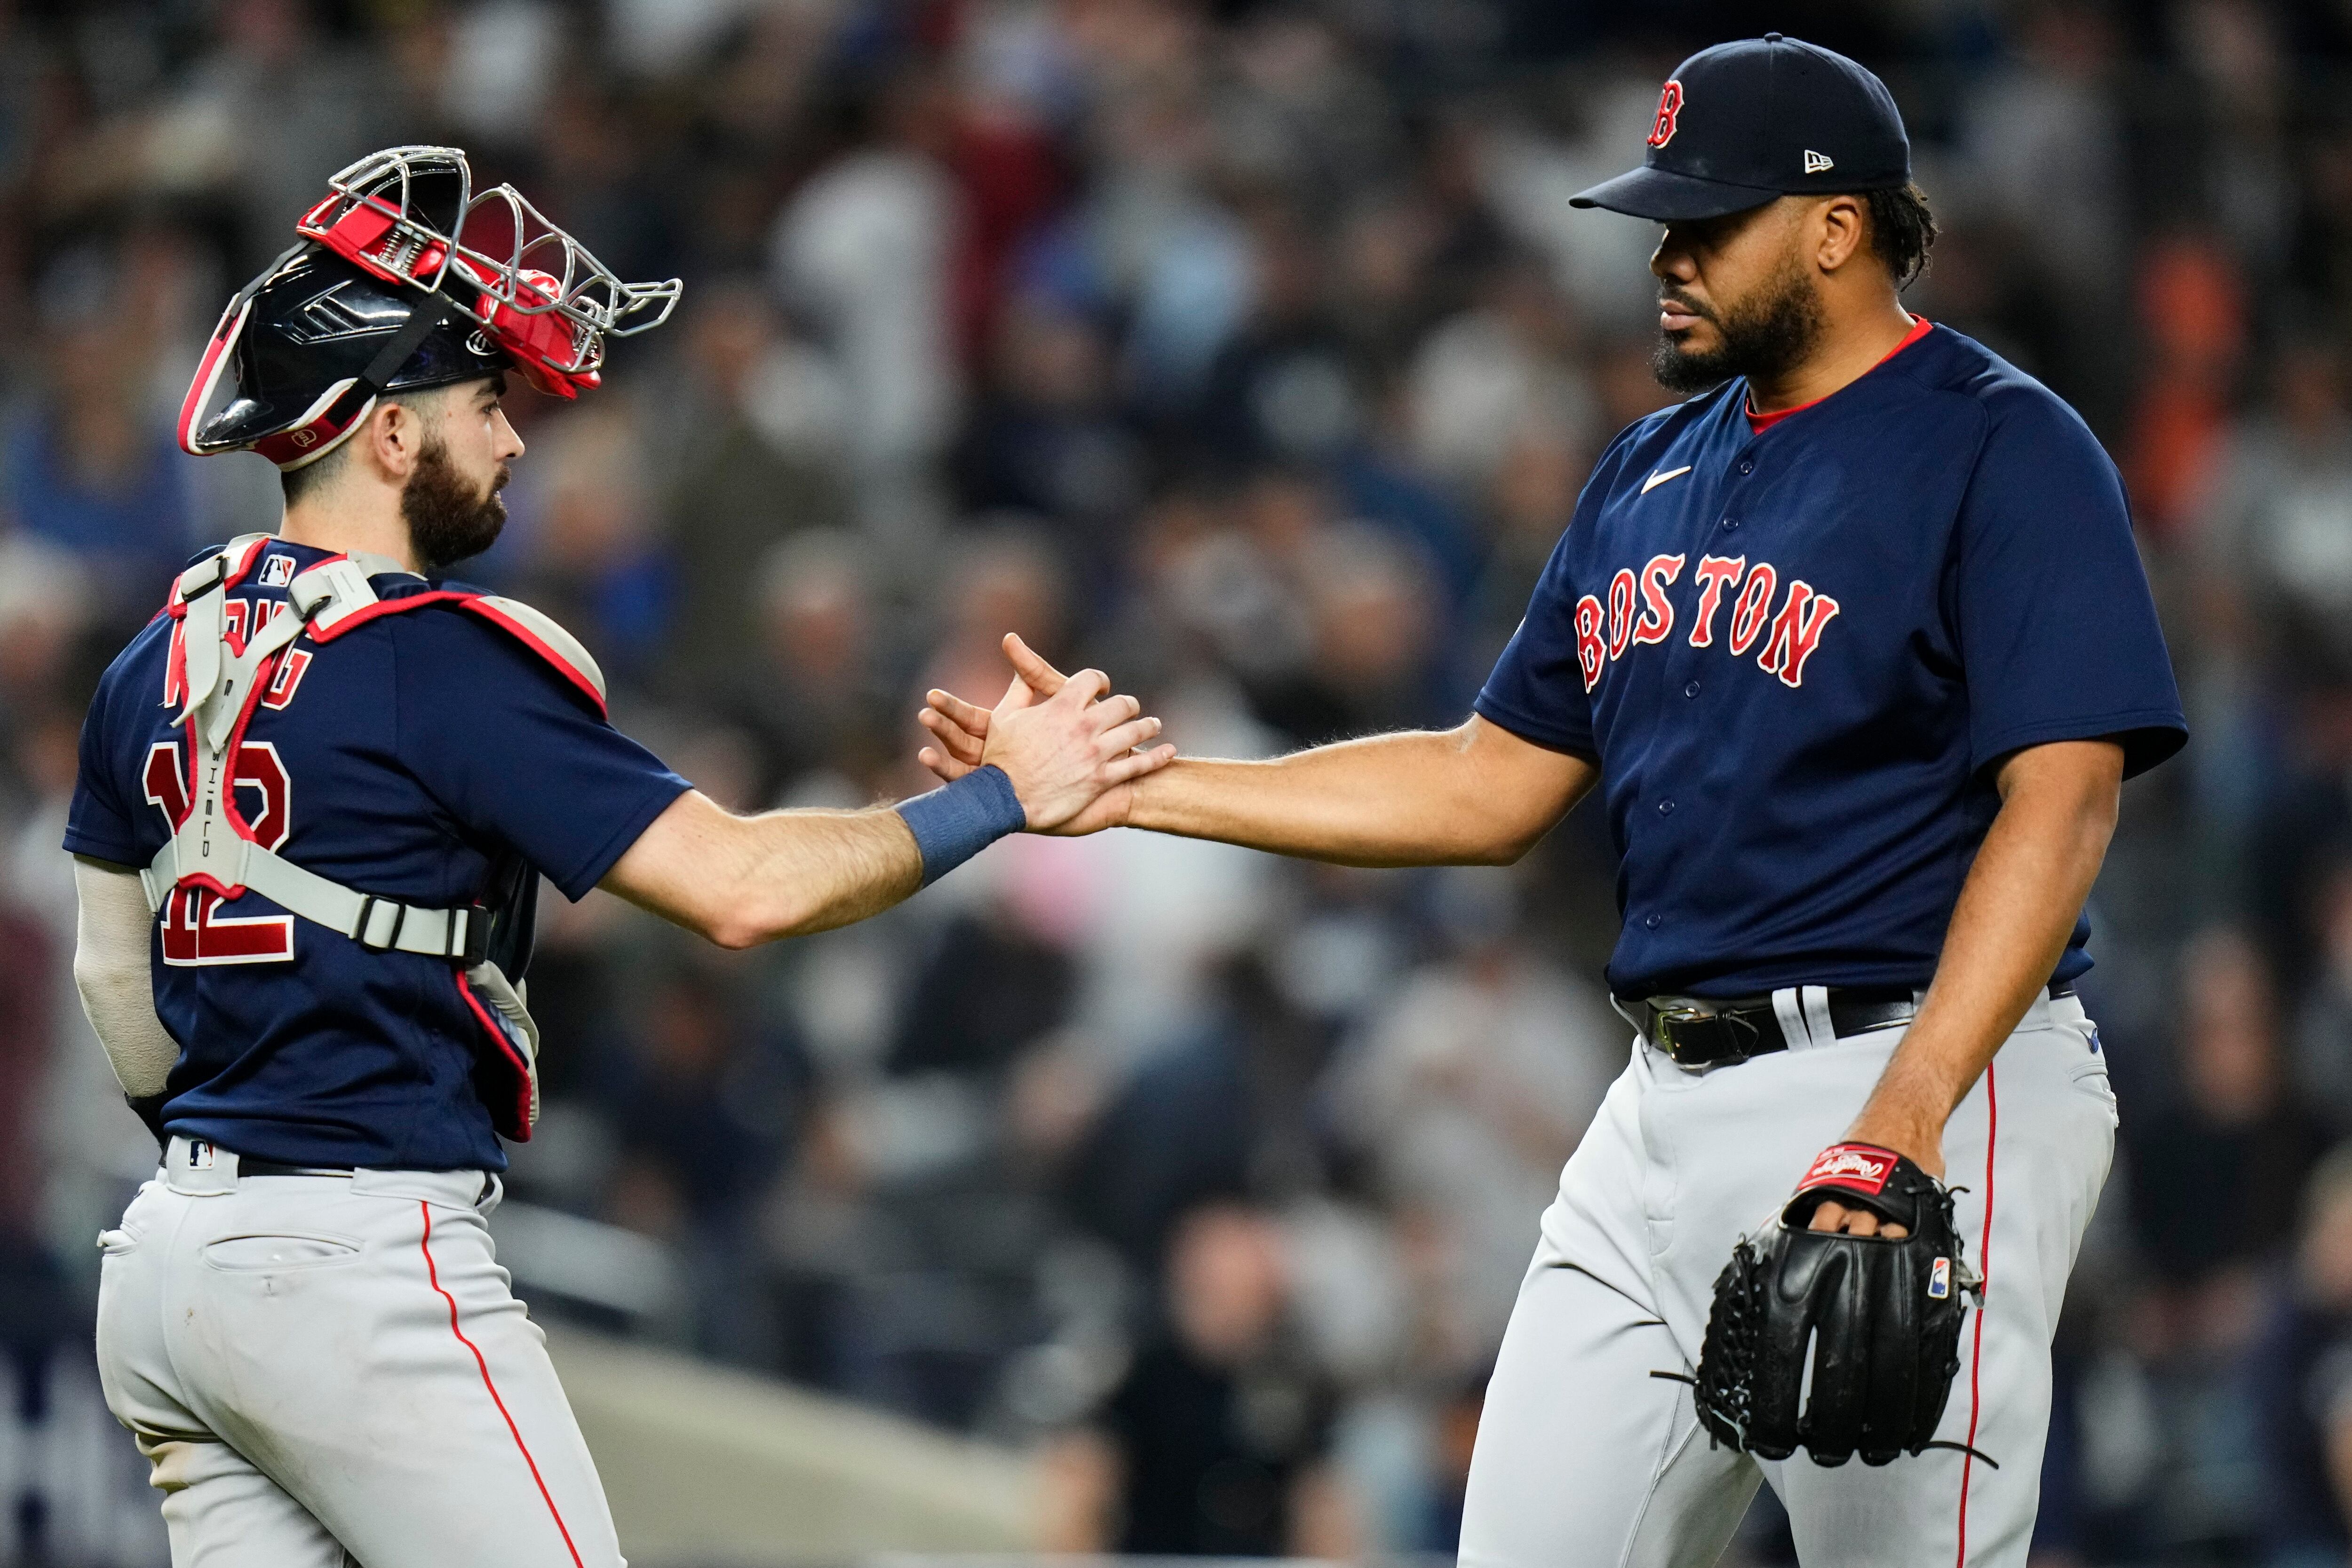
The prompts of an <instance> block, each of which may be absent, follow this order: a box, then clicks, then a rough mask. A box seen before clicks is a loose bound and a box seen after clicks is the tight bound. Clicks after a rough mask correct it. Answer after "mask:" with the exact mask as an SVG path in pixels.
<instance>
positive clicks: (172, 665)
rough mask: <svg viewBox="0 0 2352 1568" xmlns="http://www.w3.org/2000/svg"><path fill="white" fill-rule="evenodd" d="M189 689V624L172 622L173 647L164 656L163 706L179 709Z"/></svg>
mask: <svg viewBox="0 0 2352 1568" xmlns="http://www.w3.org/2000/svg"><path fill="white" fill-rule="evenodd" d="M187 689H188V623H187V622H185V621H174V622H172V646H171V648H170V649H169V650H168V651H166V652H165V653H164V655H163V706H165V707H178V706H180V703H181V701H182V700H183V696H184V694H185V692H186V691H187Z"/></svg>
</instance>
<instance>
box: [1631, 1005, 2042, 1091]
mask: <svg viewBox="0 0 2352 1568" xmlns="http://www.w3.org/2000/svg"><path fill="white" fill-rule="evenodd" d="M2048 995H2049V996H2051V997H2052V998H2058V997H2071V996H2073V995H2074V987H2072V986H2063V985H2062V986H2053V987H2051V988H2050V989H2049V992H2048ZM1619 1006H1620V1007H1621V1008H1622V1010H1623V1011H1624V1012H1625V1013H1626V1014H1627V1015H1628V1016H1630V1017H1631V1018H1632V1019H1633V1027H1634V1028H1636V1029H1638V1030H1641V1031H1642V1038H1643V1040H1648V1041H1649V1042H1650V1043H1651V1044H1652V1045H1654V1046H1656V1047H1657V1048H1658V1049H1659V1050H1660V1051H1664V1052H1665V1053H1666V1055H1667V1056H1669V1057H1670V1058H1672V1059H1673V1061H1674V1063H1675V1066H1677V1067H1684V1068H1689V1069H1691V1070H1693V1071H1696V1070H1697V1069H1699V1068H1702V1067H1722V1066H1727V1065H1729V1064H1731V1063H1733V1062H1739V1061H1747V1060H1748V1058H1750V1057H1754V1056H1769V1055H1770V1054H1771V1053H1772V1052H1774V1051H1786V1050H1788V1049H1789V1037H1788V1035H1787V1034H1786V1033H1784V1032H1783V1031H1782V1030H1781V1028H1780V1012H1779V1010H1778V1009H1775V1008H1774V1007H1773V1006H1772V998H1769V997H1761V998H1738V999H1737V1000H1731V1001H1720V1002H1717V1001H1704V1000H1701V999H1699V998H1695V997H1664V998H1660V997H1645V998H1642V999H1641V1000H1640V1001H1632V1002H1628V1001H1623V1000H1622V999H1621V1000H1620V1002H1619ZM1829 1013H1830V1029H1831V1030H1832V1032H1833V1033H1834V1034H1835V1035H1836V1036H1837V1037H1838V1038H1839V1039H1840V1040H1843V1039H1845V1038H1846V1037H1847V1036H1849V1035H1857V1034H1869V1033H1871V1032H1873V1031H1874V1030H1882V1029H1895V1028H1897V1027H1898V1026H1900V1025H1903V1024H1906V1023H1909V1022H1910V1021H1911V1020H1912V1019H1914V1018H1916V1017H1917V1016H1918V1013H1919V1006H1918V1003H1916V1001H1914V1000H1913V999H1912V992H1911V991H1909V990H1908V989H1903V990H1895V989H1891V988H1873V987H1866V986H1832V987H1831V988H1829Z"/></svg>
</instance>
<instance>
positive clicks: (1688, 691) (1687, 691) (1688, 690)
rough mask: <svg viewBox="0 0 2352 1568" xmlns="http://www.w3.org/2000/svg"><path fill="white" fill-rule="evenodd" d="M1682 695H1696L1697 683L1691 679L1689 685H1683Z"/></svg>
mask: <svg viewBox="0 0 2352 1568" xmlns="http://www.w3.org/2000/svg"><path fill="white" fill-rule="evenodd" d="M1683 695H1685V696H1686V697H1695V696H1696V695H1698V683H1697V682H1696V681H1693V682H1692V683H1691V684H1690V685H1686V686H1685V687H1684V688H1683Z"/></svg>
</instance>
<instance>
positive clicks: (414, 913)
mask: <svg viewBox="0 0 2352 1568" xmlns="http://www.w3.org/2000/svg"><path fill="white" fill-rule="evenodd" d="M193 826H194V823H193V821H192V822H191V827H193ZM191 843H193V844H195V845H197V846H198V854H197V857H196V858H194V859H193V860H191V859H188V858H184V857H183V855H182V853H181V852H182V850H183V848H184V847H186V846H188V845H190V844H191ZM195 873H204V874H205V875H208V876H210V877H212V878H213V879H214V880H215V881H217V882H219V883H221V884H222V885H223V886H225V887H240V886H241V887H244V888H246V889H247V890H248V891H250V892H253V893H257V894H261V896H262V897H264V898H266V899H268V900H269V902H270V903H272V904H276V905H278V907H279V908H280V909H283V910H284V911H286V912H287V913H288V914H289V915H300V916H301V917H302V918H303V919H305V920H308V921H310V922H311V923H312V924H314V925H323V926H325V927H326V928H327V929H328V930H330V931H334V932H339V933H341V935H343V936H348V937H350V938H351V939H352V941H354V942H357V943H358V944H359V945H360V946H362V947H367V948H371V949H373V950H374V951H376V952H379V953H416V954H421V955H423V956H425V957H428V958H449V959H460V960H467V961H473V962H478V961H479V960H480V958H481V956H482V954H483V952H484V951H485V950H486V949H487V944H488V936H489V931H488V915H487V914H486V912H484V911H481V910H478V909H475V908H472V907H470V906H469V907H467V908H464V909H426V908H423V907H421V906H419V905H417V904H403V903H401V902H400V901H399V900H397V899H391V898H381V897H378V896H377V895H375V894H369V893H355V892H353V891H352V889H350V888H348V887H345V886H344V885H343V884H342V883H339V882H331V881H330V880H328V879H327V878H325V877H323V876H320V875H319V874H318V873H316V872H310V871H305V870H303V869H302V868H301V867H300V866H299V865H296V864H295V863H294V862H292V861H289V860H288V859H287V858H286V857H285V856H283V855H280V854H278V853H276V852H273V851H270V850H266V849H264V848H262V847H261V846H260V845H259V844H257V843H254V842H251V841H248V840H246V839H242V838H239V837H237V836H236V834H234V833H231V832H226V831H223V832H222V833H220V834H218V835H216V836H215V837H213V838H212V839H210V840H205V839H204V838H202V837H200V836H199V835H197V834H194V833H192V832H191V831H188V830H187V829H183V830H182V831H180V832H179V833H178V834H175V835H174V836H173V839H172V840H171V841H170V842H168V843H166V844H165V845H164V846H163V848H162V849H160V850H158V851H156V852H155V858H154V859H153V860H152V861H150V862H148V863H147V866H146V868H145V869H144V870H142V872H141V873H139V882H140V885H141V887H142V888H143V889H144V890H145V892H146V894H147V907H148V908H150V909H155V910H160V909H162V908H163V901H164V900H165V899H166V898H168V897H170V896H171V894H172V890H173V888H174V887H176V886H177V885H178V884H179V883H180V882H181V880H182V879H183V878H184V877H186V876H189V875H192V874H195Z"/></svg>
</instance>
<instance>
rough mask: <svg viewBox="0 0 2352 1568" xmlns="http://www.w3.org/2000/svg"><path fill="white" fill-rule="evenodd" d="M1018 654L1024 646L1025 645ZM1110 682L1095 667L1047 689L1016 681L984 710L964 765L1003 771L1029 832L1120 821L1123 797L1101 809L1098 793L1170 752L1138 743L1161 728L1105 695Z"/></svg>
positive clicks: (1126, 702)
mask: <svg viewBox="0 0 2352 1568" xmlns="http://www.w3.org/2000/svg"><path fill="white" fill-rule="evenodd" d="M1010 641H1013V639H1008V642H1010ZM1009 651H1010V650H1009V649H1008V652H1009ZM1023 652H1024V653H1027V652H1028V650H1027V648H1026V646H1025V645H1024V647H1023ZM1030 657H1031V658H1033V659H1034V658H1035V655H1034V653H1033V654H1030ZM1038 663H1039V664H1043V663H1044V661H1042V660H1039V661H1038ZM1057 679H1058V677H1057ZM1109 688H1110V677H1109V676H1108V675H1106V674H1103V673H1102V672H1101V671H1100V670H1081V671H1080V672H1078V674H1076V675H1074V676H1072V677H1070V678H1069V679H1068V680H1066V681H1062V682H1060V684H1059V685H1058V686H1057V688H1056V689H1055V691H1054V692H1052V693H1051V694H1045V693H1041V692H1039V691H1038V690H1037V689H1036V686H1035V685H1034V684H1033V683H1030V682H1028V681H1024V680H1019V679H1016V680H1014V681H1013V684H1012V685H1011V686H1009V687H1007V688H1006V690H1005V694H1004V698H1003V701H1001V702H999V703H998V704H997V705H996V706H995V708H994V709H993V710H992V711H991V712H990V713H989V714H988V715H987V716H986V724H985V725H984V727H983V729H984V733H983V734H982V736H981V737H979V756H978V758H976V759H975V760H974V761H973V762H972V763H971V766H973V767H977V766H982V765H993V766H995V767H997V768H1003V770H1004V773H1005V776H1006V777H1007V778H1009V779H1012V780H1013V793H1014V794H1016V795H1017V796H1019V797H1020V800H1021V804H1022V807H1023V809H1024V810H1026V811H1027V812H1028V815H1029V828H1030V831H1033V832H1061V833H1073V832H1092V831H1096V830H1097V829H1100V828H1106V827H1109V826H1112V825H1113V824H1114V823H1115V822H1117V821H1122V820H1124V810H1123V800H1122V803H1121V804H1120V806H1118V807H1117V808H1108V809H1107V808H1103V807H1101V805H1100V802H1101V801H1102V798H1103V797H1104V795H1106V794H1107V793H1110V792H1112V791H1118V790H1122V789H1123V787H1124V786H1126V785H1127V784H1129V782H1131V781H1132V780H1134V779H1139V778H1141V777H1142V776H1143V775H1144V774H1146V773H1150V772H1151V771H1152V770H1153V769H1155V768H1164V767H1166V766H1167V765H1168V763H1169V762H1170V761H1171V759H1173V758H1174V757H1175V755H1176V748H1175V747H1172V746H1160V747H1153V748H1152V749H1150V750H1149V751H1145V750H1142V749H1140V748H1141V747H1143V746H1144V745H1145V744H1146V743H1148V742H1149V741H1150V739H1151V738H1152V737H1154V736H1156V735H1158V734H1159V733H1160V721H1159V720H1158V719H1156V718H1151V717H1147V716H1144V714H1143V705H1142V704H1141V703H1140V702H1138V701H1137V700H1136V699H1135V698H1134V697H1131V696H1126V695H1119V696H1105V695H1104V694H1105V693H1106V692H1108V690H1109ZM942 695H944V694H942ZM1098 699H1099V700H1098ZM926 711H929V710H926ZM926 749H927V750H928V749H929V748H928V747H927V748H926ZM1090 808H1093V809H1092V810H1090Z"/></svg>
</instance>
